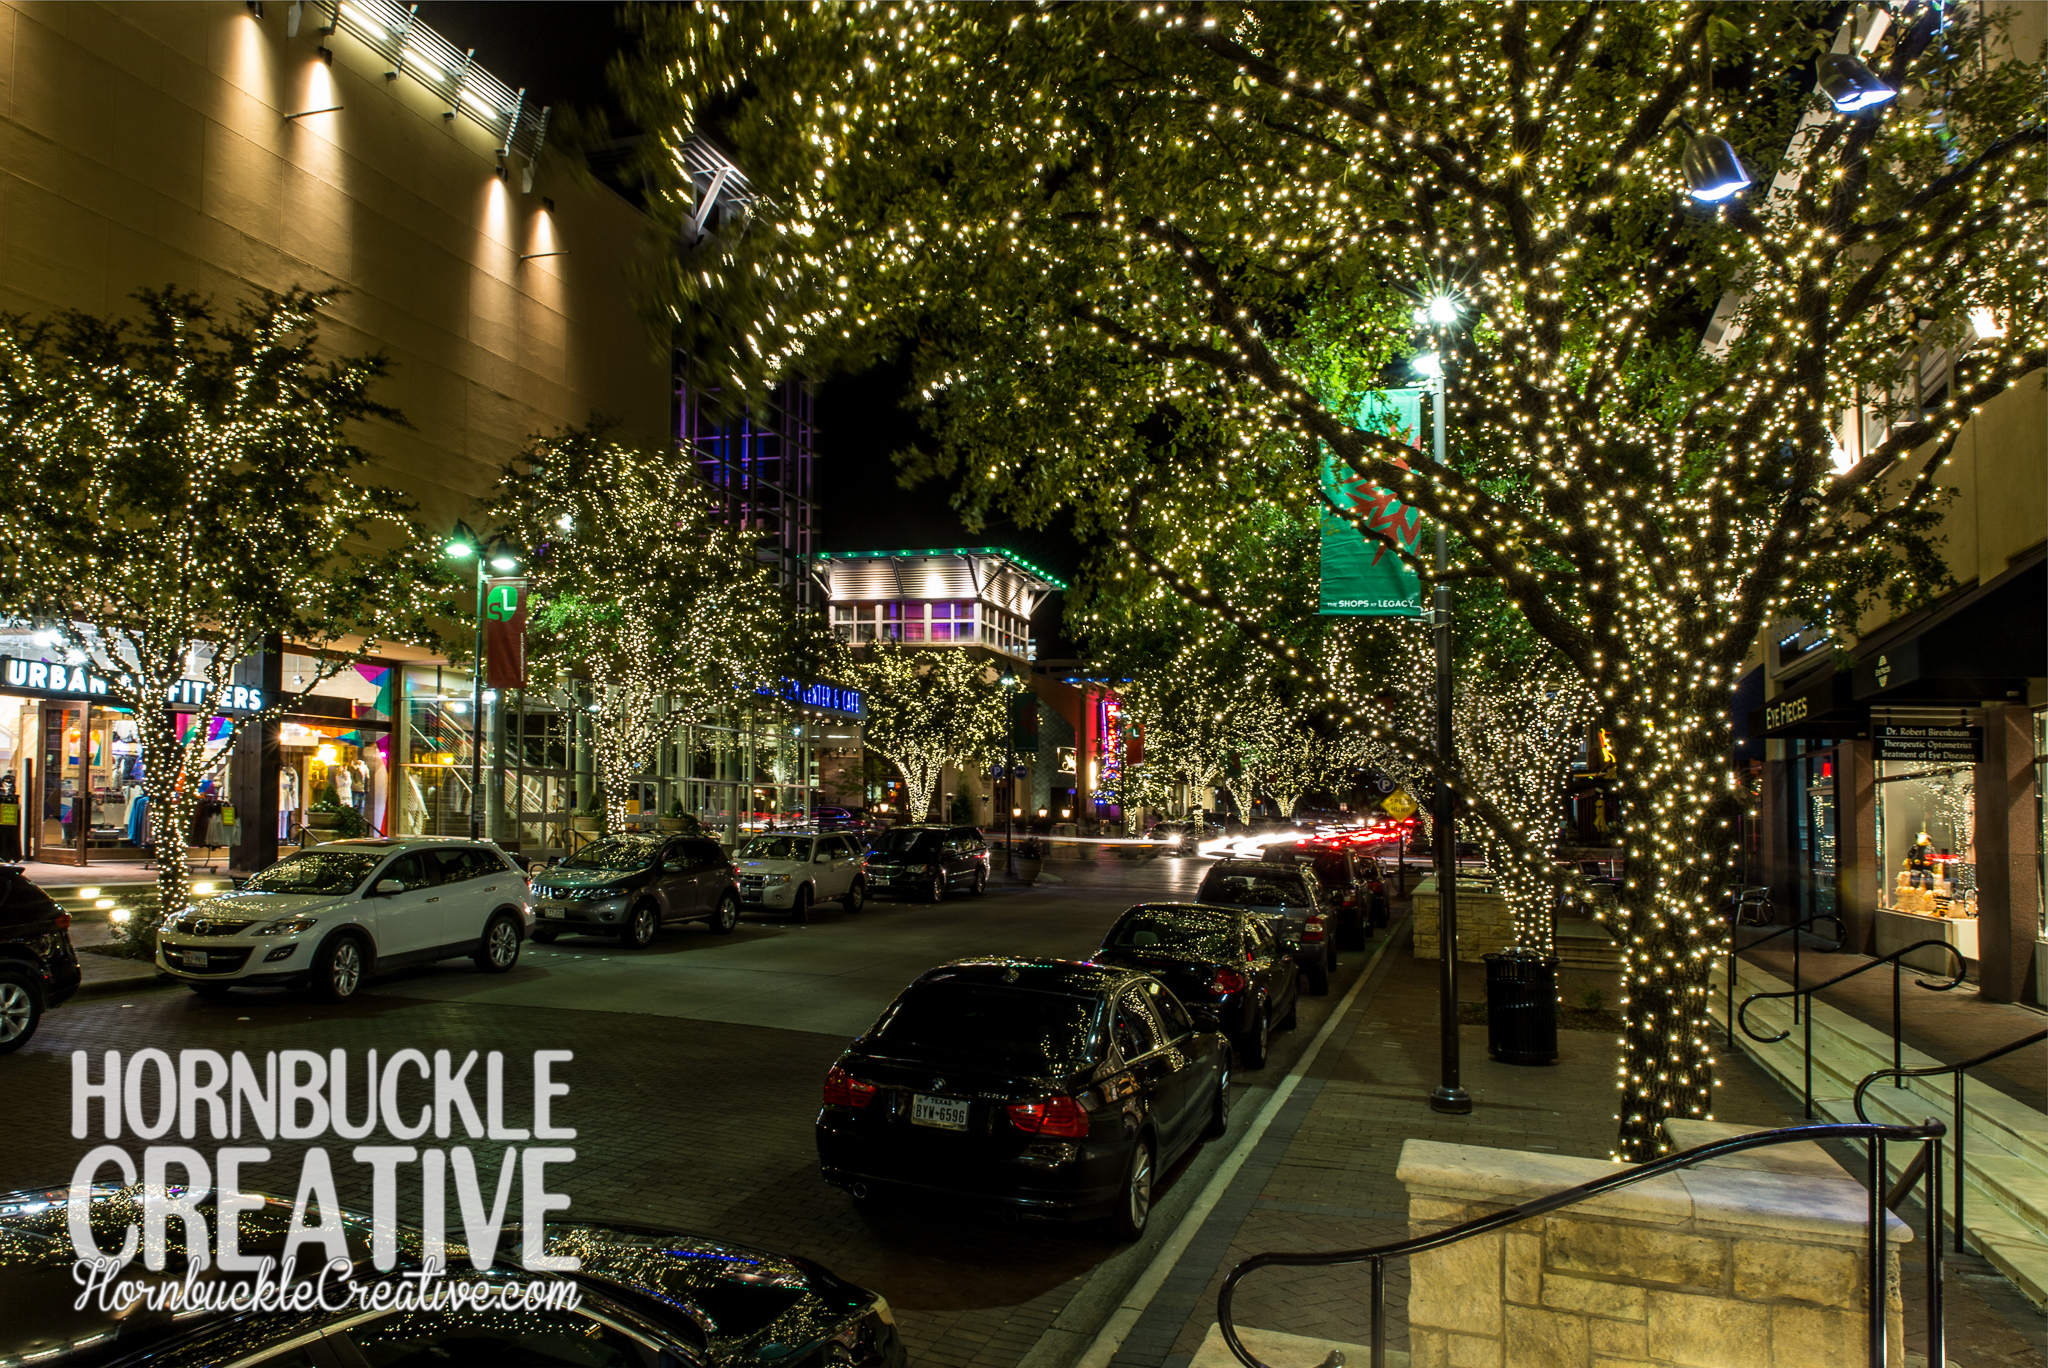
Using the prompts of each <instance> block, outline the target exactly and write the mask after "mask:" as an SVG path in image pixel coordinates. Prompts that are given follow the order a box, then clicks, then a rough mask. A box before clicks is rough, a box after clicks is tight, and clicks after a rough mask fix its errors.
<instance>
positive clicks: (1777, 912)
mask: <svg viewBox="0 0 2048 1368" xmlns="http://www.w3.org/2000/svg"><path fill="white" fill-rule="evenodd" d="M1764 744H1765V746H1766V747H1767V750H1766V755H1767V756H1768V758H1767V759H1766V760H1765V761H1764V782H1763V790H1762V792H1761V794H1760V795H1759V796H1758V799H1757V824H1758V840H1757V858H1758V861H1759V863H1760V864H1761V865H1762V869H1761V870H1760V871H1759V877H1760V878H1761V879H1762V881H1763V882H1764V883H1765V884H1767V885H1768V886H1769V887H1770V890H1771V908H1772V912H1773V916H1774V920H1776V921H1778V922H1780V923H1789V922H1791V921H1793V920H1794V919H1795V918H1794V910H1795V909H1796V908H1797V907H1798V906H1799V886H1798V875H1797V873H1796V872H1795V870H1794V866H1793V860H1792V818H1793V813H1792V809H1791V808H1790V807H1789V806H1788V804H1790V803H1794V802H1797V801H1799V800H1798V799H1797V798H1795V797H1794V796H1793V792H1792V789H1793V779H1792V769H1793V764H1792V762H1791V761H1789V760H1787V759H1786V758H1785V752H1786V750H1787V749H1788V748H1789V743H1787V742H1784V741H1767V742H1765V743H1764Z"/></svg>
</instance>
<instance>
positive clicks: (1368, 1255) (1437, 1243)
mask: <svg viewBox="0 0 2048 1368" xmlns="http://www.w3.org/2000/svg"><path fill="white" fill-rule="evenodd" d="M1947 1129H1948V1128H1947V1127H1946V1126H1944V1125H1943V1124H1942V1123H1941V1122H1939V1121H1936V1120H1935V1119H1934V1118H1933V1117H1929V1118H1928V1119H1927V1120H1926V1121H1924V1122H1922V1123H1921V1124H1919V1125H1917V1126H1887V1125H1880V1124H1878V1123H1876V1122H1871V1121H1835V1122H1823V1123H1822V1124H1820V1125H1810V1126H1782V1127H1780V1128H1778V1129H1776V1130H1767V1131H1755V1132H1752V1133H1751V1134H1748V1135H1737V1136H1731V1137H1730V1138H1728V1139H1726V1140H1715V1141H1712V1142H1710V1143H1708V1144H1704V1145H1696V1146H1694V1147H1693V1148H1692V1149H1689V1150H1685V1151H1683V1152H1681V1153H1678V1154H1668V1155H1666V1156H1664V1157H1663V1158H1662V1159H1656V1160H1652V1161H1651V1162H1649V1163H1647V1164H1641V1165H1638V1166H1637V1167H1635V1168H1629V1169H1618V1170H1616V1171H1615V1172H1614V1173H1611V1174H1608V1175H1606V1176H1605V1177H1601V1178H1595V1179H1593V1180H1592V1181H1591V1182H1586V1183H1580V1184H1579V1185H1578V1186H1577V1187H1569V1188H1565V1189H1564V1190H1562V1191H1560V1192H1553V1193H1550V1194H1549V1195H1548V1196H1544V1197H1537V1198H1534V1199H1532V1200H1530V1201H1527V1202H1523V1203H1522V1204H1521V1205H1519V1206H1512V1207H1509V1208H1507V1209H1506V1210H1505V1211H1496V1212H1493V1213H1491V1214H1489V1215H1485V1216H1475V1217H1473V1218H1472V1219H1471V1220H1469V1221H1461V1222H1459V1223H1458V1224H1457V1225H1454V1226H1449V1227H1446V1228H1445V1229H1443V1230H1439V1231H1437V1232H1435V1233H1434V1234H1430V1235H1414V1236H1410V1237H1409V1238H1408V1239H1405V1240H1396V1241H1394V1242H1393V1243H1391V1244H1383V1245H1372V1246H1369V1247H1367V1248H1365V1249H1345V1250H1338V1251H1336V1252H1334V1253H1323V1254H1287V1253H1278V1252H1273V1253H1265V1254H1254V1255H1252V1256H1251V1257H1250V1258H1249V1259H1246V1260H1244V1261H1243V1262H1242V1263H1240V1264H1238V1265H1237V1267H1235V1268H1233V1269H1231V1270H1230V1275H1229V1276H1228V1277H1226V1278H1225V1279H1224V1280H1223V1290H1222V1291H1221V1292H1219V1293H1218V1294H1217V1297H1216V1321H1217V1325H1218V1327H1219V1328H1220V1329H1221V1330H1222V1331H1223V1341H1224V1343H1226V1344H1228V1345H1229V1346H1230V1352H1231V1353H1232V1354H1233V1355H1234V1356H1235V1357H1236V1359H1237V1361H1238V1362H1239V1363H1241V1364H1243V1365H1245V1368H1269V1365H1267V1364H1265V1363H1262V1362H1260V1361H1259V1359H1258V1358H1257V1357H1255V1356H1254V1355H1253V1354H1252V1352H1251V1351H1250V1350H1249V1349H1246V1348H1245V1347H1244V1342H1243V1341H1242V1340H1240V1339H1239V1338H1238V1336H1237V1326H1236V1325H1235V1324H1234V1323H1233V1322H1232V1321H1231V1319H1230V1303H1231V1300H1232V1298H1234V1297H1235V1296H1236V1295H1237V1285H1238V1284H1239V1283H1240V1282H1243V1281H1244V1279H1245V1278H1246V1276H1248V1275H1249V1274H1252V1273H1255V1272H1257V1271H1258V1270H1259V1269H1261V1268H1274V1267H1283V1268H1326V1267H1335V1266H1337V1265H1340V1264H1356V1263H1369V1264H1370V1265H1371V1266H1372V1270H1371V1271H1372V1343H1371V1349H1372V1362H1371V1368H1386V1362H1387V1328H1386V1327H1387V1318H1386V1261H1387V1260H1388V1259H1392V1258H1399V1257H1403V1256H1406V1255H1411V1254H1423V1253H1427V1252H1428V1251H1430V1250H1432V1249H1441V1248H1443V1247H1444V1246H1446V1245H1452V1244H1456V1243H1458V1242H1459V1241H1460V1240H1467V1239H1470V1238H1471V1237H1473V1236H1474V1235H1485V1234H1488V1233H1490V1232H1492V1231H1495V1230H1499V1229H1501V1228H1502V1227H1504V1226H1511V1225H1514V1224H1516V1223H1517V1222H1519V1221H1526V1220H1530V1219H1532V1218H1534V1217H1537V1216H1542V1215H1545V1214H1547V1213H1549V1212H1552V1211H1556V1210H1558V1209H1559V1208H1560V1207H1567V1206H1572V1205H1574V1204H1576V1203H1579V1202H1583V1201H1585V1200H1586V1199H1587V1198H1589V1197H1597V1196H1599V1195H1601V1194H1602V1193H1606V1192H1612V1191H1614V1190H1615V1189H1617V1188H1625V1187H1629V1186H1632V1185H1634V1184H1636V1183H1640V1182H1644V1181H1646V1180H1648V1179H1651V1178H1658V1177H1662V1176H1663V1175H1664V1174H1667V1173H1671V1172H1675V1171H1676V1170H1678V1169H1682V1168H1691V1167H1692V1166H1693V1165H1695V1164H1699V1163H1704V1162H1705V1161H1707V1160H1709V1159H1718V1158H1720V1157H1721V1156H1723V1155H1727V1154H1741V1153H1743V1152H1744V1151H1745V1150H1753V1149H1764V1148H1766V1147H1768V1146H1772V1145H1789V1144H1797V1143H1799V1142H1801V1141H1807V1140H1863V1141H1865V1142H1867V1143H1868V1145H1869V1147H1870V1149H1869V1158H1870V1167H1869V1178H1870V1208H1869V1219H1870V1225H1869V1235H1868V1238H1867V1240H1866V1242H1865V1243H1866V1248H1865V1255H1866V1258H1865V1273H1866V1275H1867V1282H1866V1287H1867V1289H1868V1305H1867V1308H1866V1315H1867V1321H1868V1327H1869V1329H1868V1334H1869V1348H1870V1364H1871V1368H1885V1364H1886V1363H1887V1361H1888V1359H1887V1354H1888V1349H1889V1346H1888V1344H1887V1342H1886V1341H1887V1337H1888V1327H1887V1325H1886V1323H1885V1287H1886V1278H1885V1267H1884V1250H1885V1243H1886V1241H1885V1234H1884V1213H1885V1210H1886V1205H1885V1197H1886V1193H1885V1187H1884V1175H1885V1165H1884V1147H1885V1145H1886V1144H1887V1143H1888V1142H1891V1141H1895V1140H1920V1141H1924V1142H1925V1144H1923V1146H1922V1149H1923V1150H1926V1149H1930V1148H1931V1149H1932V1150H1933V1154H1932V1156H1931V1158H1930V1159H1929V1160H1928V1161H1927V1162H1926V1164H1925V1166H1924V1168H1923V1170H1922V1171H1923V1172H1924V1173H1925V1174H1926V1175H1927V1186H1928V1194H1927V1198H1926V1201H1927V1208H1926V1209H1927V1212H1928V1213H1929V1214H1928V1238H1929V1241H1930V1246H1931V1247H1938V1246H1936V1243H1935V1242H1938V1240H1939V1238H1940V1231H1939V1229H1938V1227H1937V1225H1936V1222H1937V1221H1938V1219H1939V1217H1938V1215H1937V1213H1939V1212H1940V1210H1941V1139H1942V1136H1943V1135H1945V1134H1946V1133H1947ZM1919 1162H1920V1161H1919V1160H1918V1158H1917V1157H1916V1160H1915V1163H1916V1164H1917V1163H1919ZM1941 1296H1942V1291H1941V1260H1940V1259H1939V1258H1929V1259H1928V1260H1927V1344H1928V1348H1927V1361H1928V1362H1929V1363H1942V1362H1946V1360H1945V1359H1944V1358H1943V1357H1942V1351H1943V1349H1944V1348H1945V1341H1944V1337H1943V1327H1942V1302H1941Z"/></svg>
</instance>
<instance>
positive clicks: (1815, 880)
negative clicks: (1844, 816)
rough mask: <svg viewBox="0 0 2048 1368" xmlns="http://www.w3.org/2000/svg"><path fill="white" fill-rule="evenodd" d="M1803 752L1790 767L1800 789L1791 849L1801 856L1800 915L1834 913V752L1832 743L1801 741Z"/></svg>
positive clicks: (1795, 797) (1794, 801)
mask: <svg viewBox="0 0 2048 1368" xmlns="http://www.w3.org/2000/svg"><path fill="white" fill-rule="evenodd" d="M1798 744H1799V747H1800V753H1799V754H1798V755H1797V756H1796V758H1795V759H1794V761H1793V763H1792V766H1791V770H1792V776H1793V783H1794V784H1795V785H1796V786H1797V788H1798V792H1797V793H1795V794H1794V795H1793V802H1792V804H1791V807H1792V814H1793V823H1794V827H1793V842H1792V848H1793V850H1794V851H1795V852H1797V856H1798V859H1799V865H1800V868H1799V874H1800V878H1799V889H1798V892H1799V915H1800V917H1801V919H1802V920H1804V919H1806V918H1809V917H1831V916H1833V915H1834V914H1835V838H1836V830H1837V828H1836V805H1835V782H1836V780H1835V752H1834V748H1833V746H1832V744H1828V745H1827V748H1826V749H1815V748H1814V747H1815V743H1813V742H1810V741H1801V742H1799V743H1798Z"/></svg>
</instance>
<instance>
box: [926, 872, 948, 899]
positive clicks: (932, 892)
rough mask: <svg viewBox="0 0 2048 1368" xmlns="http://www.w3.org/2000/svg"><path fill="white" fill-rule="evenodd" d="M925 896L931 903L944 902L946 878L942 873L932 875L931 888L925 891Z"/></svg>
mask: <svg viewBox="0 0 2048 1368" xmlns="http://www.w3.org/2000/svg"><path fill="white" fill-rule="evenodd" d="M925 896H927V897H929V898H930V899H931V900H932V901H933V902H944V901H945V900H946V876H945V874H944V873H943V872H941V873H938V874H934V875H932V886H931V888H930V889H929V890H927V892H926V895H925Z"/></svg>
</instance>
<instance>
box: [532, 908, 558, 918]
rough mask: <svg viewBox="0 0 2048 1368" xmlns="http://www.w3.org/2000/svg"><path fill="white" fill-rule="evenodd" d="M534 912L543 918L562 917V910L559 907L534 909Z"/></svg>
mask: <svg viewBox="0 0 2048 1368" xmlns="http://www.w3.org/2000/svg"><path fill="white" fill-rule="evenodd" d="M534 911H536V912H538V913H540V914H541V916H543V917H559V916H561V915H562V909H561V908H559V907H536V908H535V909H534Z"/></svg>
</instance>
